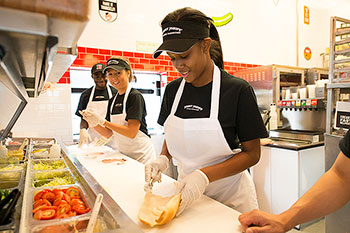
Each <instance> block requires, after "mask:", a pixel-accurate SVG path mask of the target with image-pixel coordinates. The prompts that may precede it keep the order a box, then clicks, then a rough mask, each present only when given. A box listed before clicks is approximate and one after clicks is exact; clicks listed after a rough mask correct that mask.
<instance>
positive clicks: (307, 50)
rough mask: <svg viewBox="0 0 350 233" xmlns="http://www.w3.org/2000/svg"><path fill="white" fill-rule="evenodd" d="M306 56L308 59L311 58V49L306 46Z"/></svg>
mask: <svg viewBox="0 0 350 233" xmlns="http://www.w3.org/2000/svg"><path fill="white" fill-rule="evenodd" d="M304 57H305V59H306V60H310V59H311V49H310V48H309V47H305V49H304Z"/></svg>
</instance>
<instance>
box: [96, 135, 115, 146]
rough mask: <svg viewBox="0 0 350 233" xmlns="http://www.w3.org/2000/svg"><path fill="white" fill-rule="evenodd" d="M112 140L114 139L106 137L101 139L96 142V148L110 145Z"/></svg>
mask: <svg viewBox="0 0 350 233" xmlns="http://www.w3.org/2000/svg"><path fill="white" fill-rule="evenodd" d="M111 140H112V137H109V138H106V137H103V136H102V137H100V138H99V139H98V140H97V141H96V142H94V145H95V146H104V145H106V144H107V143H109V142H110V141H111Z"/></svg>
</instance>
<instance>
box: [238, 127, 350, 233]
mask: <svg viewBox="0 0 350 233" xmlns="http://www.w3.org/2000/svg"><path fill="white" fill-rule="evenodd" d="M339 148H340V153H339V155H338V157H337V159H336V161H335V163H334V164H333V166H332V167H331V169H329V170H328V171H327V172H326V173H325V174H324V175H323V176H321V178H320V179H319V180H318V181H317V182H316V184H314V186H312V187H311V188H310V189H309V190H308V191H307V192H306V193H305V194H304V195H303V196H302V197H301V198H300V199H299V200H298V201H296V202H295V203H294V205H293V206H292V207H291V208H289V209H288V210H287V211H285V212H283V213H281V214H279V215H273V214H269V213H266V212H263V211H260V210H253V211H250V212H248V213H244V214H242V215H240V216H239V221H240V222H241V224H242V226H243V229H244V230H245V232H246V233H282V232H287V231H289V230H291V229H292V228H293V227H294V226H296V225H299V224H302V223H305V222H309V221H311V220H313V219H317V218H320V217H323V216H325V215H328V214H330V213H332V212H334V211H336V210H338V209H339V208H340V207H342V206H343V205H345V204H346V203H348V201H349V200H350V185H349V184H350V131H348V132H347V134H346V135H345V137H344V138H343V139H342V140H341V141H340V142H339Z"/></svg>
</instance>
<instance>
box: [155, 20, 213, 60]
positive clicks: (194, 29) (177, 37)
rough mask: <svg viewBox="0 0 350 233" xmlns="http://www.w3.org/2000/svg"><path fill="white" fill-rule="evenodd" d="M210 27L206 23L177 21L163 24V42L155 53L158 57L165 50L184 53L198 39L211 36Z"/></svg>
mask: <svg viewBox="0 0 350 233" xmlns="http://www.w3.org/2000/svg"><path fill="white" fill-rule="evenodd" d="M209 32H210V28H209V26H208V24H206V23H199V22H191V21H177V22H167V23H165V24H163V25H162V34H163V44H161V45H160V46H159V48H158V49H157V50H156V51H155V52H154V53H153V58H157V57H158V56H159V55H160V54H161V53H162V52H163V51H165V52H172V53H183V52H186V51H187V50H189V49H190V48H191V47H192V46H193V45H194V44H195V43H196V42H197V41H199V40H201V39H204V38H207V37H209V34H210V33H209Z"/></svg>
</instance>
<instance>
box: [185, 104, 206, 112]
mask: <svg viewBox="0 0 350 233" xmlns="http://www.w3.org/2000/svg"><path fill="white" fill-rule="evenodd" d="M184 109H185V110H188V111H196V112H201V111H203V108H201V107H199V106H197V105H192V104H189V105H185V106H184Z"/></svg>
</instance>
